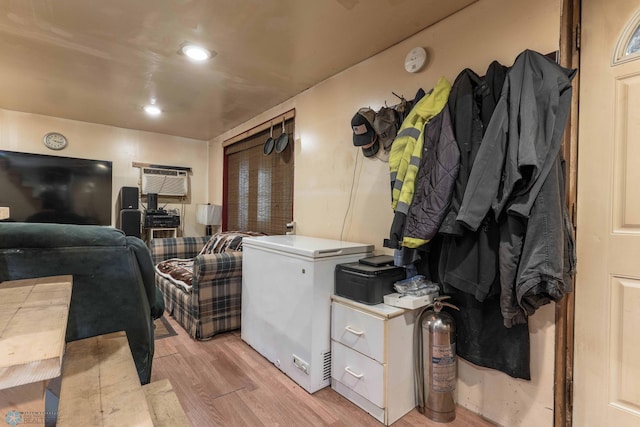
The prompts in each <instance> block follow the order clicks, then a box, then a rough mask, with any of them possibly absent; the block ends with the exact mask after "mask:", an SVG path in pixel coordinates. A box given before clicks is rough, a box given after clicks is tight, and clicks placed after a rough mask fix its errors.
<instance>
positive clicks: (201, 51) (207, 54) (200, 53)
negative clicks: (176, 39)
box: [180, 43, 213, 61]
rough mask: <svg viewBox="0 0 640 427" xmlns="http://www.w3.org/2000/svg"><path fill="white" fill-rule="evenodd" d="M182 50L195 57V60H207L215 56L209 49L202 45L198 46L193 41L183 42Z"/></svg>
mask: <svg viewBox="0 0 640 427" xmlns="http://www.w3.org/2000/svg"><path fill="white" fill-rule="evenodd" d="M180 52H182V53H183V54H184V55H186V56H187V57H188V58H190V59H193V60H194V61H206V60H207V59H209V58H211V57H212V56H213V54H212V53H211V51H210V50H209V49H205V48H204V47H202V46H198V45H195V44H192V43H185V44H183V45H182V46H181V47H180Z"/></svg>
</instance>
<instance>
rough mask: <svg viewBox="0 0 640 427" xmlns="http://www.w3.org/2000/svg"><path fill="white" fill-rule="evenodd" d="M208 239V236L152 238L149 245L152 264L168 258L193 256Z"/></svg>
mask: <svg viewBox="0 0 640 427" xmlns="http://www.w3.org/2000/svg"><path fill="white" fill-rule="evenodd" d="M208 241H209V236H199V237H179V238H177V239H176V238H171V239H153V240H151V245H150V249H151V256H152V257H153V265H157V264H158V263H159V262H160V261H164V260H165V259H169V258H193V257H195V256H196V255H198V254H199V253H200V250H201V249H202V247H203V246H204V245H205V243H207V242H208Z"/></svg>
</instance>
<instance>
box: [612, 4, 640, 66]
mask: <svg viewBox="0 0 640 427" xmlns="http://www.w3.org/2000/svg"><path fill="white" fill-rule="evenodd" d="M638 58H640V9H639V10H638V11H636V13H635V14H634V15H633V17H631V19H630V20H629V22H628V23H627V25H625V27H624V29H623V30H622V33H621V35H620V37H619V38H618V42H617V43H616V48H615V51H614V52H613V60H612V61H611V65H618V64H622V63H624V62H628V61H632V60H634V59H638Z"/></svg>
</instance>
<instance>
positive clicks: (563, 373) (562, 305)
mask: <svg viewBox="0 0 640 427" xmlns="http://www.w3.org/2000/svg"><path fill="white" fill-rule="evenodd" d="M581 5H582V2H581V0H562V9H561V14H560V57H559V61H560V65H562V66H563V67H566V68H575V69H577V70H578V71H577V73H576V75H575V77H574V78H573V81H572V86H573V96H572V98H571V110H570V112H569V119H568V123H567V127H566V129H565V133H564V137H563V142H562V153H563V156H564V159H565V162H566V174H567V175H566V181H565V190H566V203H567V207H568V208H569V214H570V215H571V222H572V223H573V230H574V233H575V232H576V226H575V224H576V210H577V206H576V198H577V192H578V182H577V176H578V118H579V117H578V100H579V95H580V69H579V65H580V22H581V20H580V18H581V15H580V12H581ZM577 238H578V236H576V239H577ZM573 279H574V280H573V286H574V290H575V287H576V280H575V279H576V278H575V275H574V277H573ZM574 309H575V291H574V292H570V293H568V294H567V295H566V296H565V297H564V298H563V299H562V301H560V302H559V303H558V304H556V312H555V326H556V329H555V369H554V399H553V400H554V405H553V406H554V408H553V409H554V411H553V416H554V422H553V424H554V426H555V427H561V426H562V427H564V426H567V427H569V426H571V425H572V423H573V420H572V415H573V354H574V353H573V346H574V318H575V310H574Z"/></svg>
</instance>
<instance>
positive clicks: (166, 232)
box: [145, 227, 178, 242]
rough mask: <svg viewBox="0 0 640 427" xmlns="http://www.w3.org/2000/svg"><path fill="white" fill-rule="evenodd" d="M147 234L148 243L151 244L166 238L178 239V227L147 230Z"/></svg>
mask: <svg viewBox="0 0 640 427" xmlns="http://www.w3.org/2000/svg"><path fill="white" fill-rule="evenodd" d="M145 230H146V232H147V241H148V242H151V241H152V240H153V239H156V238H165V237H178V228H177V227H164V228H155V227H154V228H145Z"/></svg>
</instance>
